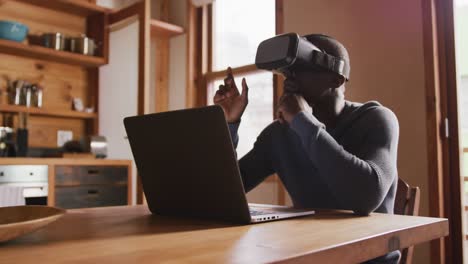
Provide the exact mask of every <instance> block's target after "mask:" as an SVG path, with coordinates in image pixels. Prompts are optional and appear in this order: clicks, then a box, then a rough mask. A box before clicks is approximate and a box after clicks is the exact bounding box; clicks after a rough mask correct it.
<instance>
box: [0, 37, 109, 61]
mask: <svg viewBox="0 0 468 264" xmlns="http://www.w3.org/2000/svg"><path fill="white" fill-rule="evenodd" d="M0 50H1V52H2V53H5V54H10V55H15V56H21V57H29V58H34V59H38V60H45V61H52V62H58V63H64V64H70V65H78V66H83V67H99V66H102V65H104V64H106V60H105V59H104V58H102V57H96V56H87V55H81V54H77V53H72V52H68V51H59V50H54V49H49V48H45V47H41V46H37V45H27V44H23V43H19V42H14V41H10V40H4V39H0Z"/></svg>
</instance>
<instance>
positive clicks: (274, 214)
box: [124, 106, 314, 224]
mask: <svg viewBox="0 0 468 264" xmlns="http://www.w3.org/2000/svg"><path fill="white" fill-rule="evenodd" d="M124 125H125V129H126V132H127V136H128V139H129V142H130V147H131V149H132V153H133V157H134V159H135V162H136V166H137V169H138V174H139V175H140V177H141V181H142V186H143V192H144V194H145V196H146V200H147V203H148V207H149V209H150V211H151V212H152V213H153V214H159V215H168V216H179V217H190V218H206V219H212V220H222V221H229V222H232V223H237V224H249V223H257V222H264V221H272V220H280V219H284V218H290V217H297V216H305V215H311V214H314V211H312V210H300V209H295V208H291V207H286V206H274V205H260V204H251V205H250V206H249V204H248V203H247V198H246V196H245V192H244V187H243V184H242V178H241V175H240V171H239V167H238V163H237V158H236V154H235V150H234V147H233V144H232V141H231V137H230V134H229V129H228V126H227V123H226V120H225V117H224V113H223V110H222V109H221V107H219V106H208V107H202V108H195V109H186V110H179V111H171V112H164V113H157V114H148V115H141V116H133V117H127V118H125V119H124Z"/></svg>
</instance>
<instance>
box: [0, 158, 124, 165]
mask: <svg viewBox="0 0 468 264" xmlns="http://www.w3.org/2000/svg"><path fill="white" fill-rule="evenodd" d="M131 164H132V161H131V160H113V159H82V158H0V165H109V166H130V165H131Z"/></svg>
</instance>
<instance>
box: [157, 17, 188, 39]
mask: <svg viewBox="0 0 468 264" xmlns="http://www.w3.org/2000/svg"><path fill="white" fill-rule="evenodd" d="M151 34H152V35H153V36H164V37H168V38H171V37H174V36H178V35H181V34H184V28H183V27H180V26H177V25H174V24H170V23H167V22H164V21H160V20H156V19H151Z"/></svg>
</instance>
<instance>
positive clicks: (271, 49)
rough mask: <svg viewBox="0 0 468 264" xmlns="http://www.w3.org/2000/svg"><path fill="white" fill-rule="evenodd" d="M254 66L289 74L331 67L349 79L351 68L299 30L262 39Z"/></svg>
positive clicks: (333, 70)
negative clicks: (298, 32) (303, 35)
mask: <svg viewBox="0 0 468 264" xmlns="http://www.w3.org/2000/svg"><path fill="white" fill-rule="evenodd" d="M255 65H257V68H259V69H263V70H268V71H273V72H277V73H281V74H283V75H285V76H286V77H287V76H289V75H290V74H291V73H292V72H296V71H299V70H328V71H331V72H334V73H337V74H339V75H341V76H343V77H345V78H346V80H349V67H347V65H346V63H345V61H344V60H343V59H341V58H339V57H335V56H332V55H329V54H327V53H325V52H324V51H322V50H320V49H319V48H318V47H316V46H315V45H314V44H312V43H310V42H309V41H308V40H307V39H306V38H305V37H300V36H299V35H298V34H296V33H288V34H283V35H278V36H275V37H273V38H270V39H267V40H264V41H262V42H261V43H260V45H259V46H258V49H257V55H256V56H255Z"/></svg>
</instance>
